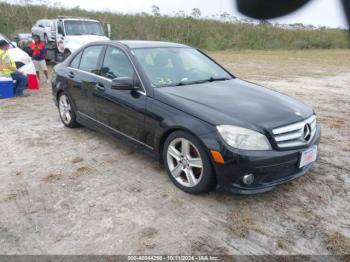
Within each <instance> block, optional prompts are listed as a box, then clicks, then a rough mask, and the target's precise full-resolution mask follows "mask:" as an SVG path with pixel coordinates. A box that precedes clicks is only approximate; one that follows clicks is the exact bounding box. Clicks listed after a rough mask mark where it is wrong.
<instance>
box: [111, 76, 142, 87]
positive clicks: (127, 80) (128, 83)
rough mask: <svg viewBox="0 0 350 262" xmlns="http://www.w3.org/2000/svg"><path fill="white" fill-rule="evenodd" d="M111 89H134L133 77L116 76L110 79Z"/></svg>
mask: <svg viewBox="0 0 350 262" xmlns="http://www.w3.org/2000/svg"><path fill="white" fill-rule="evenodd" d="M112 89H115V90H136V89H137V88H136V87H135V82H134V79H133V78H131V77H118V78H114V79H113V80H112Z"/></svg>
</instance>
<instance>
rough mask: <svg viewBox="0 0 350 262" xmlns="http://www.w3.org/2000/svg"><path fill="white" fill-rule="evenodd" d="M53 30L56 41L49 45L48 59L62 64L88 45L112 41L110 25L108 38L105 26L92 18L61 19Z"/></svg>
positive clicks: (55, 23)
mask: <svg viewBox="0 0 350 262" xmlns="http://www.w3.org/2000/svg"><path fill="white" fill-rule="evenodd" d="M53 30H54V35H55V41H52V42H50V43H48V44H47V48H48V53H47V59H48V60H55V61H57V62H62V61H63V60H65V59H66V58H67V57H68V56H69V55H70V54H71V53H73V52H74V51H76V50H78V49H79V48H80V47H82V46H83V45H85V44H87V43H91V42H94V41H106V40H109V39H110V38H109V37H110V25H107V35H108V36H109V37H107V36H106V33H105V30H104V26H103V24H102V23H101V22H99V21H98V20H93V19H90V18H83V17H59V18H58V19H56V20H55V22H54V29H53Z"/></svg>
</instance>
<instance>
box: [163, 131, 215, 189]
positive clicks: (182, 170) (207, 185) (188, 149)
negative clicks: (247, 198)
mask: <svg viewBox="0 0 350 262" xmlns="http://www.w3.org/2000/svg"><path fill="white" fill-rule="evenodd" d="M163 159H164V165H165V168H166V170H167V173H168V175H169V177H170V179H171V181H173V183H174V184H175V185H176V186H177V187H178V188H180V189H181V190H182V191H184V192H186V193H190V194H202V193H206V192H209V191H211V190H212V189H213V188H214V187H215V186H216V177H215V174H214V172H213V169H212V165H211V161H210V158H209V156H208V154H207V152H206V150H205V149H204V146H203V145H202V143H201V142H200V141H199V140H198V139H197V138H196V137H194V136H193V135H191V134H189V133H187V132H183V131H175V132H174V133H171V134H170V136H169V137H168V138H167V139H166V141H165V144H164V147H163Z"/></svg>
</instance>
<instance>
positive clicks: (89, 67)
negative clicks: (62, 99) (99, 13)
mask: <svg viewBox="0 0 350 262" xmlns="http://www.w3.org/2000/svg"><path fill="white" fill-rule="evenodd" d="M103 50H104V46H103V45H94V46H89V47H87V48H85V49H84V50H82V51H81V52H80V53H79V54H77V55H76V56H75V57H74V59H73V60H72V62H71V63H70V66H69V67H68V89H69V93H70V94H71V96H72V98H73V100H74V103H75V106H76V108H77V111H78V112H79V113H81V114H83V115H85V116H88V117H92V118H94V117H95V110H94V105H93V101H92V94H93V93H94V91H95V88H96V84H97V82H96V79H97V73H98V68H99V66H100V61H101V56H102V54H103V52H102V51H103Z"/></svg>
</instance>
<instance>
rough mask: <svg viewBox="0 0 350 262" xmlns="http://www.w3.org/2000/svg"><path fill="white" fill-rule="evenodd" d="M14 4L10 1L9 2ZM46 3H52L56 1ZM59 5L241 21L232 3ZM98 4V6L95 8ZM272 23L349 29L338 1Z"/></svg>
mask: <svg viewBox="0 0 350 262" xmlns="http://www.w3.org/2000/svg"><path fill="white" fill-rule="evenodd" d="M15 1H16V0H12V1H11V0H9V2H15ZM48 1H50V2H55V0H48ZM59 2H60V3H61V4H62V5H63V6H66V7H75V6H77V5H78V6H80V8H82V9H88V10H109V11H112V12H119V13H141V12H147V13H150V12H151V7H152V5H157V6H158V7H159V8H160V13H161V14H167V15H174V14H175V13H176V12H178V11H180V10H183V11H184V12H185V13H186V14H190V13H191V10H192V9H193V8H199V9H200V10H201V12H202V16H204V17H206V16H207V17H212V16H213V15H218V14H221V13H224V12H228V13H229V14H231V15H233V16H236V17H239V18H243V16H242V15H241V14H240V13H239V12H238V11H237V8H236V4H235V1H233V0H127V1H126V0H112V1H111V0H98V1H96V0H75V1H72V0H60V1H59ZM97 2H98V5H96V3H97ZM111 4H112V5H111ZM271 22H278V23H283V24H293V23H303V24H306V25H308V24H312V25H314V26H326V27H333V28H337V27H341V28H349V27H348V25H347V23H346V19H345V14H344V10H343V8H342V4H341V1H340V0H312V1H311V2H310V3H308V4H307V5H305V6H304V7H303V8H302V9H300V10H299V11H297V12H295V13H293V14H291V15H288V16H285V17H283V18H277V19H273V20H271Z"/></svg>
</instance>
